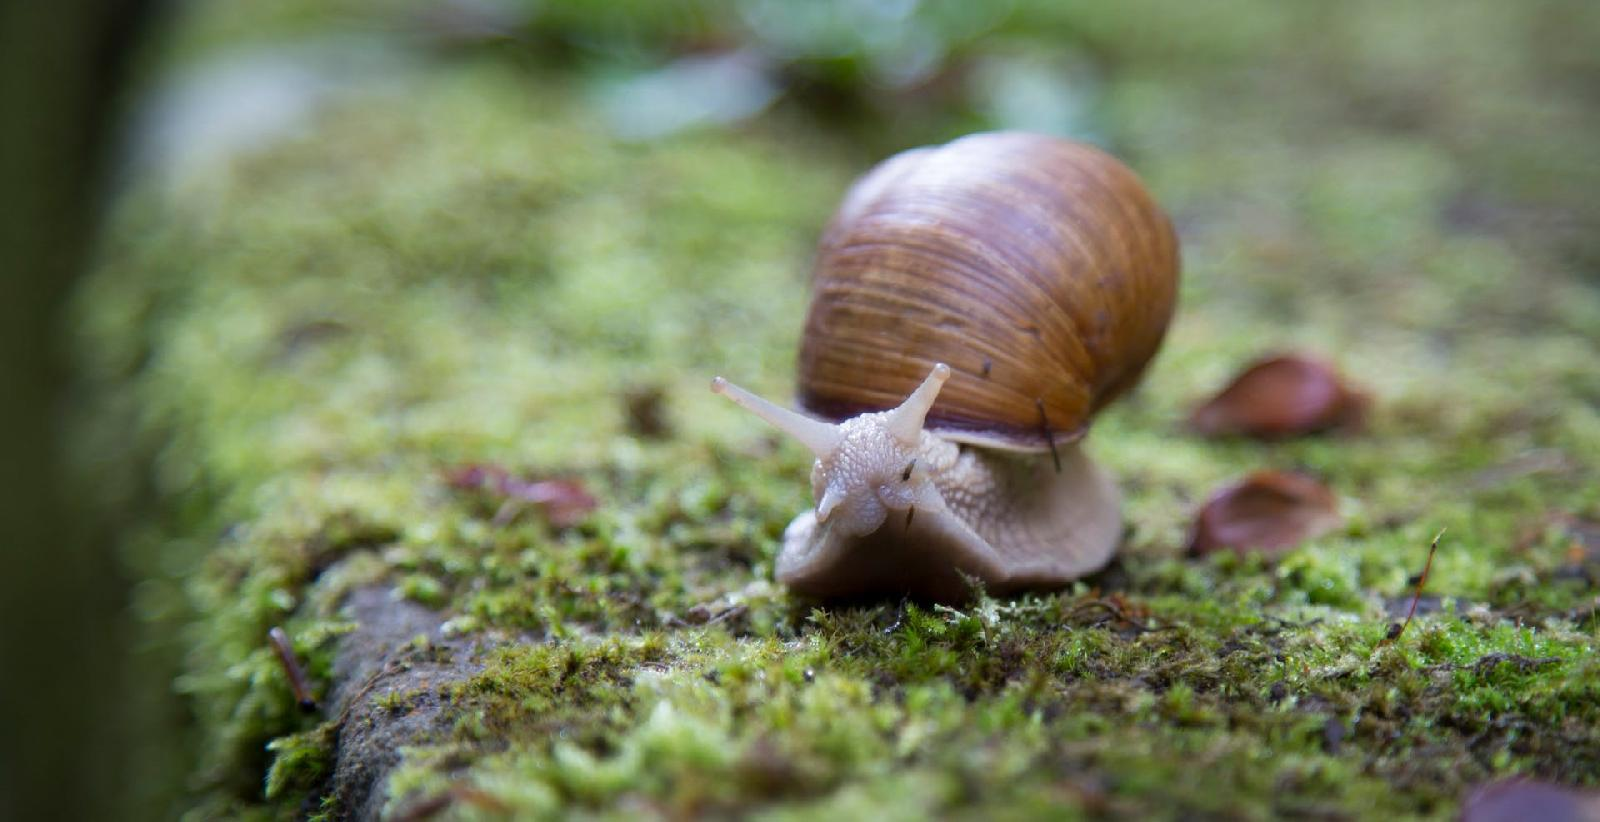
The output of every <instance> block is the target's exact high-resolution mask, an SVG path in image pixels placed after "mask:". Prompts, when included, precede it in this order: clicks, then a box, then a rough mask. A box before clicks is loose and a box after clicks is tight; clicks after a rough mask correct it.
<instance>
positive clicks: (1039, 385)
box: [799, 133, 1178, 450]
mask: <svg viewBox="0 0 1600 822" xmlns="http://www.w3.org/2000/svg"><path fill="white" fill-rule="evenodd" d="M1177 269H1178V252H1177V240H1176V237H1175V236H1174V234H1173V231H1172V226H1171V223H1170V221H1169V220H1168V219H1167V217H1166V215H1165V214H1163V213H1162V211H1161V210H1160V208H1159V207H1157V206H1156V204H1155V203H1154V201H1153V200H1152V199H1151V197H1150V195H1149V194H1148V193H1147V192H1146V191H1145V190H1144V187H1143V186H1142V185H1141V184H1140V183H1139V180H1138V179H1137V177H1135V176H1134V174H1133V172H1131V171H1129V170H1128V169H1127V168H1126V167H1125V166H1123V165H1122V164H1121V163H1120V162H1118V161H1117V160H1116V159H1114V158H1112V157H1111V156H1109V155H1107V154H1105V153H1103V152H1101V151H1099V150H1098V149H1094V148H1091V147H1088V146H1084V145H1080V144H1076V143H1072V142H1068V141H1065V140H1060V139H1057V138H1053V137H1047V136H1043V135H1036V134H1025V133H989V134H977V135H972V136H970V137H966V138H963V139H960V140H957V141H954V142H952V143H949V144H947V145H944V146H940V147H936V148H927V149H917V150H914V151H910V152H906V153H903V154H900V155H897V156H895V157H892V158H890V159H889V160H887V161H885V162H884V163H882V164H880V165H879V166H878V167H877V168H875V169H874V170H873V171H872V172H870V173H869V174H867V175H866V176H865V177H863V178H862V179H861V180H860V181H859V182H858V183H857V184H856V185H855V187H854V188H852V189H851V192H850V193H849V194H848V195H847V196H846V198H845V202H844V204H843V205H842V206H841V207H840V209H839V212H838V213H837V214H836V215H835V217H834V220H833V222H832V224H831V225H830V226H829V227H828V230H827V231H826V232H825V234H824V236H823V240H822V243H821V246H820V248H819V251H818V256H817V261H816V266H815V270H814V274H813V294H812V303H811V309H810V312H809V313H808V315H807V318H806V326H805V334H804V337H803V343H802V346H801V353H800V391H799V395H800V401H801V404H802V405H804V406H805V407H806V408H807V409H808V410H809V411H811V412H812V413H816V414H819V415H821V416H825V417H830V418H834V419H842V418H844V417H847V416H850V415H853V414H857V413H861V412H863V411H875V410H882V409H885V408H890V407H893V406H895V405H896V404H898V403H899V401H900V400H901V399H902V398H904V397H905V396H906V395H907V394H908V393H909V392H910V391H911V389H913V388H915V387H916V385H917V384H918V382H919V381H920V380H921V379H922V378H923V377H924V376H925V375H926V374H927V373H928V371H929V369H930V368H931V367H932V365H933V364H934V363H938V362H945V363H949V364H950V366H951V368H952V369H953V370H954V372H955V373H954V375H953V377H952V378H951V380H950V382H949V384H948V385H947V386H946V387H945V389H944V391H943V393H942V394H941V395H940V397H939V401H938V403H937V404H936V405H935V406H934V408H933V410H932V412H931V413H930V414H929V416H928V426H929V428H930V430H934V431H938V432H940V433H941V434H943V435H945V436H946V437H948V438H950V439H954V440H958V441H968V442H975V443H982V444H986V445H993V446H1000V447H1008V448H1013V449H1017V450H1042V449H1044V448H1047V447H1048V446H1049V443H1050V441H1051V440H1052V439H1053V440H1054V441H1055V442H1066V441H1070V440H1073V439H1076V438H1077V437H1080V436H1082V434H1083V433H1084V431H1085V430H1086V429H1087V427H1088V423H1089V418H1090V417H1091V416H1092V414H1093V413H1094V412H1095V411H1096V410H1098V409H1099V408H1100V407H1102V406H1104V405H1105V404H1106V403H1108V402H1110V401H1111V400H1112V399H1114V398H1115V397H1116V396H1117V395H1118V394H1120V393H1121V392H1123V391H1124V390H1126V389H1127V388H1129V387H1130V386H1132V385H1133V384H1134V383H1135V382H1136V381H1137V379H1138V377H1139V375H1140V373H1141V372H1142V371H1143V369H1144V366H1145V364H1146V363H1147V362H1148V361H1149V359H1150V358H1151V357H1152V356H1153V355H1154V354H1155V351H1156V349H1157V348H1158V347H1159V345H1160V342H1161V338H1162V335H1163V334H1164V333H1165V330H1166V326H1167V322H1168V320H1169V319H1170V317H1171V315H1172V311H1173V305H1174V302H1175V299H1176V290H1177ZM1046 423H1047V424H1048V431H1049V434H1048V436H1047V435H1046Z"/></svg>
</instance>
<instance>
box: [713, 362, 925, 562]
mask: <svg viewBox="0 0 1600 822" xmlns="http://www.w3.org/2000/svg"><path fill="white" fill-rule="evenodd" d="M949 378H950V367H949V366H947V365H945V364H944V363H939V364H938V365H935V366H934V367H933V371H932V372H931V373H930V374H928V377H927V379H925V380H923V382H922V385H920V386H918V387H917V389H916V390H915V391H913V392H911V396H909V397H907V398H906V400H905V402H903V403H901V404H900V405H899V406H898V407H896V408H892V409H890V410H888V411H878V412H874V413H868V414H862V415H860V416H857V417H852V418H850V419H848V420H845V421H844V422H841V423H838V424H833V423H828V422H823V421H821V420H815V419H812V418H810V417H807V416H805V415H803V414H799V413H796V412H794V411H790V410H789V409H787V408H783V407H780V406H778V405H774V404H773V403H771V402H768V401H767V400H764V399H762V398H761V397H758V396H756V395H755V394H752V393H750V392H748V391H746V390H744V389H742V388H740V387H738V386H736V385H734V384H733V383H730V382H728V381H727V380H725V379H723V378H721V377H717V378H716V379H714V380H712V382H711V390H712V391H714V392H716V393H718V394H721V395H723V396H725V397H727V398H728V399H731V400H733V401H734V402H736V403H738V404H739V405H741V406H743V407H744V408H746V409H748V410H749V411H750V412H751V413H754V414H755V415H756V416H758V417H760V418H762V419H764V420H766V421H767V422H768V423H769V424H771V425H772V426H773V427H774V428H777V429H779V430H781V431H783V432H785V433H787V434H789V435H790V436H792V437H794V438H795V439H797V440H799V441H800V442H801V443H802V444H804V445H805V446H806V447H807V448H809V449H810V450H811V453H812V454H814V455H816V458H817V461H816V463H815V464H813V465H812V467H811V493H812V497H813V498H814V499H815V500H816V504H817V508H816V516H817V524H818V525H819V526H822V527H827V528H832V529H835V530H836V531H841V532H843V533H844V534H846V535H850V536H864V535H866V534H870V533H872V532H873V531H876V530H878V528H879V527H880V526H882V525H883V523H884V520H885V519H886V518H887V517H888V515H889V513H890V512H891V511H893V512H901V511H904V512H906V516H907V518H908V519H909V518H910V517H911V516H912V515H913V514H914V513H915V511H916V509H926V510H939V509H942V508H943V507H944V499H943V497H942V496H941V495H940V494H939V490H938V489H937V488H936V487H934V484H933V481H932V479H931V476H930V474H929V472H928V471H927V470H926V468H925V466H922V465H919V464H918V459H917V456H918V454H919V452H920V451H921V444H922V436H923V431H922V426H923V423H924V421H925V420H926V419H927V416H928V410H929V409H930V408H932V407H933V402H934V400H935V399H937V398H938V396H939V389H940V388H941V387H943V386H944V383H945V381H946V380H948V379H949Z"/></svg>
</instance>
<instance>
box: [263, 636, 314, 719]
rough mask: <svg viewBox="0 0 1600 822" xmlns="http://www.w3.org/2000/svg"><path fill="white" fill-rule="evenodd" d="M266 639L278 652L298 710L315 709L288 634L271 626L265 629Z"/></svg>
mask: <svg viewBox="0 0 1600 822" xmlns="http://www.w3.org/2000/svg"><path fill="white" fill-rule="evenodd" d="M267 639H268V640H270V641H271V642H272V650H274V651H276V652H277V653H278V662H279V663H281V664H282V665H283V673H284V675H285V676H287V677H288V678H289V689H290V690H292V691H294V699H295V701H296V702H298V703H300V710H302V711H305V712H306V713H308V714H309V713H312V712H314V711H316V710H317V700H316V698H315V697H313V696H311V686H310V685H309V684H308V683H307V682H306V672H305V669H304V668H301V667H300V659H299V658H298V657H296V656H295V655H294V645H293V644H292V643H290V642H289V635H288V634H286V633H284V632H283V629H282V628H279V627H277V626H273V628H272V630H270V631H267Z"/></svg>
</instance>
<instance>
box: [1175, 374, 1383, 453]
mask: <svg viewBox="0 0 1600 822" xmlns="http://www.w3.org/2000/svg"><path fill="white" fill-rule="evenodd" d="M1368 402H1369V400H1368V398H1367V395H1366V394H1364V393H1362V392H1360V391H1357V390H1355V389H1352V388H1351V387H1350V386H1349V385H1347V384H1346V383H1345V381H1344V379H1343V378H1342V377H1340V375H1339V372H1338V370H1336V369H1335V368H1334V367H1333V366H1332V365H1330V364H1328V363H1326V362H1323V361H1322V360H1318V359H1315V358H1313V357H1308V356H1304V355H1300V354H1283V355H1278V356H1273V357H1267V358H1265V359H1262V360H1258V361H1256V362H1255V363H1252V364H1251V365H1250V366H1249V367H1247V368H1245V370H1244V371H1242V372H1240V373H1239V375H1238V376H1236V377H1234V378H1233V381H1232V382H1230V383H1228V386H1227V387H1226V388H1224V389H1222V390H1221V391H1219V392H1218V393H1217V394H1216V396H1214V397H1212V398H1211V399H1209V400H1207V401H1206V402H1204V403H1202V404H1201V405H1200V406H1199V407H1197V408H1195V409H1194V411H1193V412H1192V413H1191V414H1190V415H1189V427H1190V428H1192V429H1194V431H1195V432H1197V433H1199V434H1201V435H1202V436H1207V437H1223V436H1246V437H1254V438H1256V439H1263V440H1275V439H1285V438H1288V437H1297V436H1301V435H1304V434H1314V433H1317V432H1320V431H1328V430H1332V429H1341V430H1345V431H1356V430H1359V429H1360V428H1361V426H1362V423H1363V421H1364V419H1365V416H1366V408H1367V405H1368Z"/></svg>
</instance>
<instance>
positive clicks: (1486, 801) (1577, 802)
mask: <svg viewBox="0 0 1600 822" xmlns="http://www.w3.org/2000/svg"><path fill="white" fill-rule="evenodd" d="M1534 819H1537V820H1539V822H1600V794H1597V793H1594V792H1592V791H1575V790H1572V789H1571V788H1564V787H1562V786H1560V785H1552V784H1550V783H1548V782H1535V781H1533V780H1531V779H1506V780H1502V781H1499V782H1492V783H1490V784H1488V785H1484V786H1483V787H1480V788H1478V789H1477V790H1475V791H1473V792H1472V794H1471V795H1470V796H1468V797H1467V801H1466V802H1465V803H1464V804H1462V806H1461V822H1523V820H1534Z"/></svg>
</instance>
